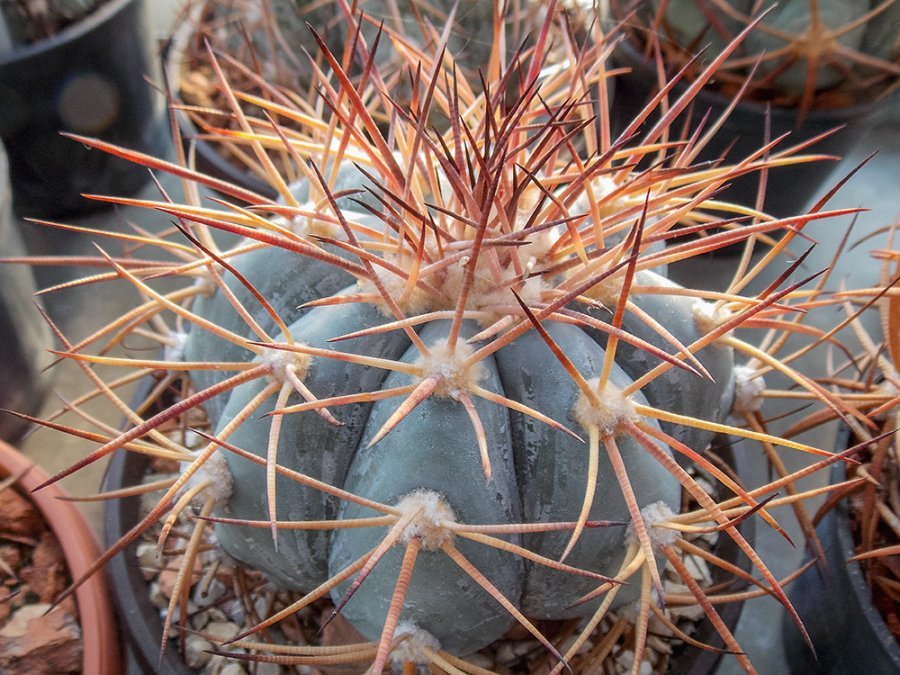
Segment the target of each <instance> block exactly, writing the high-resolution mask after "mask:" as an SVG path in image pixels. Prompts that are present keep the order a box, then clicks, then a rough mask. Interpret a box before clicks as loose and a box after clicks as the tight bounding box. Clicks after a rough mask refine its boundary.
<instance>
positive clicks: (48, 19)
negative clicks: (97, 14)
mask: <svg viewBox="0 0 900 675" xmlns="http://www.w3.org/2000/svg"><path fill="white" fill-rule="evenodd" d="M103 1H104V0H4V1H3V2H2V3H0V53H3V52H4V51H7V50H10V49H12V47H13V45H22V44H29V43H31V42H35V41H37V40H42V39H44V38H48V37H50V36H51V35H55V34H56V33H58V32H59V31H60V30H62V29H63V28H65V27H66V26H68V25H69V24H71V23H74V22H75V21H78V19H80V18H81V17H83V16H87V15H88V14H90V13H91V12H93V11H94V10H95V9H97V7H99V6H100V5H101V4H102V2H103Z"/></svg>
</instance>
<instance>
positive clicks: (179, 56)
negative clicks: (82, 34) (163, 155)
mask: <svg viewBox="0 0 900 675" xmlns="http://www.w3.org/2000/svg"><path fill="white" fill-rule="evenodd" d="M200 9H202V6H201V7H200ZM200 20H201V13H200V12H199V11H192V12H190V13H189V14H188V16H187V20H186V21H184V22H183V23H182V24H181V25H180V26H179V27H178V29H177V30H176V31H175V32H174V33H173V34H172V35H171V36H170V37H169V39H168V40H166V42H165V44H164V45H163V48H162V49H161V50H160V55H161V57H162V68H163V69H164V72H165V74H166V82H167V84H168V86H169V90H170V94H171V101H172V103H173V105H175V106H176V108H177V107H178V106H180V105H184V101H183V100H182V99H181V95H180V93H179V92H180V89H181V85H180V83H181V77H182V74H183V73H184V72H185V69H186V68H187V67H188V65H187V63H188V59H189V57H188V45H189V44H190V42H191V40H197V39H199V38H198V36H197V33H198V30H199V28H198V26H199V22H200ZM175 120H176V123H177V124H178V133H179V135H180V136H181V142H182V145H183V146H184V149H185V152H188V153H193V157H194V164H195V167H196V169H197V170H198V171H202V172H203V173H206V174H209V175H210V176H212V177H213V178H219V179H222V180H225V181H228V182H229V183H231V184H233V185H238V186H240V187H242V188H245V189H247V190H252V191H253V192H255V193H257V194H259V195H261V196H263V197H266V198H268V199H275V198H276V197H277V196H278V193H277V192H276V191H275V189H274V188H273V187H272V186H271V185H269V184H268V183H267V182H266V181H264V180H263V179H262V178H260V177H259V176H257V175H256V174H255V173H253V171H251V170H250V169H247V168H245V167H242V166H240V165H239V164H237V163H235V162H233V161H232V160H230V159H229V158H228V156H227V155H225V154H223V152H222V149H221V147H220V145H219V144H217V143H213V142H210V141H207V140H205V139H204V138H202V137H201V131H200V129H199V128H198V127H197V125H196V124H194V122H193V120H191V117H190V115H188V114H187V113H186V112H185V111H184V110H176V111H175Z"/></svg>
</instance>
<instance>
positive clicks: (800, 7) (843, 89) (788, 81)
mask: <svg viewBox="0 0 900 675" xmlns="http://www.w3.org/2000/svg"><path fill="white" fill-rule="evenodd" d="M619 7H620V9H619V11H620V12H621V13H622V14H624V13H625V12H626V11H628V9H629V6H628V5H627V4H626V3H621V4H620V6H619ZM641 12H642V13H638V15H637V16H638V17H639V21H638V24H639V25H640V27H641V30H640V31H638V32H639V33H640V34H641V36H642V37H645V36H646V35H647V34H650V35H657V36H658V37H659V38H660V40H659V45H660V47H661V48H662V49H663V50H664V51H665V53H666V55H667V59H666V61H667V64H668V65H669V66H670V67H672V66H674V64H676V63H684V62H685V60H686V58H688V57H690V56H693V55H695V54H697V53H698V52H700V51H701V50H703V49H705V50H706V53H705V56H703V57H702V58H703V59H707V60H708V59H712V58H713V57H714V56H715V55H716V54H718V53H719V52H720V51H721V49H722V48H724V46H725V45H727V44H728V43H729V42H730V41H731V40H732V39H733V38H734V37H735V36H736V35H737V34H738V33H739V32H740V31H741V30H742V29H743V28H745V27H746V26H748V25H749V24H750V23H751V21H752V20H753V19H754V18H756V17H757V16H758V15H759V14H760V13H763V14H764V16H763V17H762V18H761V20H760V22H759V24H758V25H757V26H756V27H755V29H754V30H753V31H751V32H750V34H749V35H748V36H747V38H746V41H745V43H744V45H743V46H742V47H741V48H740V50H739V51H738V52H737V53H736V54H735V55H733V57H732V58H730V59H729V60H728V61H727V62H726V63H725V64H723V66H722V69H721V70H720V71H719V74H718V77H719V78H720V80H721V81H720V85H721V86H724V87H731V88H733V89H737V88H738V87H739V86H740V85H741V84H743V82H744V81H745V80H746V79H747V78H748V77H750V75H751V74H752V79H751V82H750V85H749V86H750V89H749V95H750V96H751V97H753V98H755V99H757V100H768V101H772V102H774V103H776V104H778V105H785V106H795V105H796V106H799V107H801V108H802V109H803V110H804V111H808V110H809V109H811V108H813V107H821V108H833V107H841V106H849V105H859V104H860V103H864V102H868V101H870V100H873V99H875V98H878V97H880V96H883V95H885V94H886V93H889V92H891V91H893V90H895V89H896V85H897V81H898V77H900V61H898V59H900V51H898V49H900V43H898V42H897V35H898V34H900V3H897V2H896V0H786V1H785V2H779V3H777V6H774V7H768V6H767V5H764V4H761V3H754V2H749V1H745V0H740V1H739V2H738V1H735V0H727V1H726V0H699V1H698V2H682V1H681V0H652V2H649V3H647V5H646V6H645V7H644V9H642V10H641ZM644 29H646V31H649V33H647V32H645V30H644Z"/></svg>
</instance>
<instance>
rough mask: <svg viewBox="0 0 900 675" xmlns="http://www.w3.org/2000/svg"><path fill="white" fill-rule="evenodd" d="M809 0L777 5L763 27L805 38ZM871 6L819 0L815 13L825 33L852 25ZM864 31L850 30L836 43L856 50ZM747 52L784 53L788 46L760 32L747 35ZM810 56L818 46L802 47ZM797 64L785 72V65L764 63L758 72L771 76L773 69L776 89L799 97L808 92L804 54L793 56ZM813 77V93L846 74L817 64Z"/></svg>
mask: <svg viewBox="0 0 900 675" xmlns="http://www.w3.org/2000/svg"><path fill="white" fill-rule="evenodd" d="M811 4H812V3H811V2H810V0H786V1H785V2H780V3H779V4H778V5H777V6H776V7H775V8H774V9H773V10H772V12H771V13H770V14H768V15H767V16H766V19H765V21H764V25H765V26H771V27H772V28H774V29H777V30H778V31H780V32H782V33H786V34H788V35H790V36H799V35H804V34H807V33H808V31H809V27H810V25H811V21H812V18H811V17H812V8H811ZM870 6H871V1H870V0H818V12H819V17H820V18H821V21H822V23H823V24H824V27H825V29H826V30H830V31H836V30H839V29H840V28H841V27H843V26H847V25H849V24H851V23H853V21H854V19H856V18H858V17H860V16H862V15H863V14H865V13H866V12H867V11H868V10H869V8H870ZM865 31H866V25H865V23H862V24H860V25H859V26H856V27H855V28H853V30H848V31H843V32H841V33H840V34H839V35H838V36H837V40H838V42H840V44H841V45H842V46H843V47H845V48H848V49H854V50H855V49H859V48H860V46H861V44H862V40H863V35H864V34H865ZM745 44H746V49H747V50H748V52H749V53H751V54H766V53H772V52H775V51H776V50H780V49H784V48H785V47H786V46H788V43H787V42H785V40H784V39H783V38H781V37H778V36H775V35H772V34H770V33H767V32H765V30H763V29H759V30H756V31H753V32H751V33H750V35H748V36H747V40H746V43H745ZM804 49H808V50H809V51H810V52H813V51H815V50H817V49H818V46H817V45H815V44H811V45H809V46H808V47H804ZM795 56H796V62H795V63H794V64H793V65H791V66H790V67H788V68H783V64H784V61H783V60H782V59H777V60H774V61H771V62H764V63H763V64H762V65H761V69H760V72H761V73H762V74H765V73H769V72H773V73H775V71H776V69H777V70H778V71H779V72H777V76H776V77H775V84H776V85H777V86H778V88H779V89H780V90H782V91H784V92H786V93H788V94H792V95H798V96H799V95H801V94H803V92H804V91H806V89H807V84H806V81H807V71H808V68H809V64H810V61H809V57H808V56H807V53H806V52H804V51H800V52H797V53H796V54H795ZM817 66H818V67H817V70H816V73H815V90H821V89H827V88H828V87H832V86H834V85H836V84H838V83H840V82H841V81H842V80H843V79H844V78H845V77H846V73H845V72H843V71H842V70H841V69H839V68H835V67H833V66H831V65H829V64H827V63H819V64H817Z"/></svg>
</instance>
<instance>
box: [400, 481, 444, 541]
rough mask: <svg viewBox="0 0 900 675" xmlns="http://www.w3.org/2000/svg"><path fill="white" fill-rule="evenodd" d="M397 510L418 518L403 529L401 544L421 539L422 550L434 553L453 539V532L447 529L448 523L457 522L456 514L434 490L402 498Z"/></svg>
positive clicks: (410, 494) (411, 493) (417, 492)
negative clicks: (413, 514)
mask: <svg viewBox="0 0 900 675" xmlns="http://www.w3.org/2000/svg"><path fill="white" fill-rule="evenodd" d="M397 508H398V509H400V511H401V512H402V513H403V514H404V515H407V514H410V513H416V516H415V517H414V518H413V519H412V521H410V523H409V525H407V526H406V527H405V528H404V529H403V533H402V534H401V535H400V540H399V541H400V543H401V544H408V543H409V542H410V541H411V540H412V539H419V540H420V541H421V542H422V548H424V549H425V550H428V551H433V550H435V549H438V548H440V547H441V546H443V545H444V544H447V543H449V542H450V541H452V539H453V532H451V531H450V530H449V529H447V527H446V524H447V523H455V522H456V514H455V513H453V509H452V508H450V505H449V504H448V503H447V502H446V500H445V499H444V498H443V497H442V496H441V495H439V494H438V493H437V492H435V491H434V490H425V489H422V490H415V491H413V492H410V493H409V494H408V495H406V496H404V497H401V498H400V501H399V502H397Z"/></svg>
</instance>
